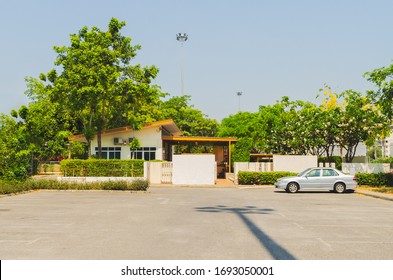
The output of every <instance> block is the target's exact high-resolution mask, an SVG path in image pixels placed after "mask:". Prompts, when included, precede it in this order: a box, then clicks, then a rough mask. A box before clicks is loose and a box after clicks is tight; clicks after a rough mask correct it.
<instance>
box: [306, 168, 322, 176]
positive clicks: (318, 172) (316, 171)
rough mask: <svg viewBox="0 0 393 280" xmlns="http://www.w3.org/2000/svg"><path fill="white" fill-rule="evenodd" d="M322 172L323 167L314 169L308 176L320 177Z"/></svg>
mask: <svg viewBox="0 0 393 280" xmlns="http://www.w3.org/2000/svg"><path fill="white" fill-rule="evenodd" d="M320 174H321V169H313V170H311V171H310V172H309V173H308V177H319V176H320Z"/></svg>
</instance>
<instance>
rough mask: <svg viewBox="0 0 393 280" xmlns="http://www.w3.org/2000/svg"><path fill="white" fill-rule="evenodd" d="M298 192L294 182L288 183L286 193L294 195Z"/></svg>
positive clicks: (297, 186)
mask: <svg viewBox="0 0 393 280" xmlns="http://www.w3.org/2000/svg"><path fill="white" fill-rule="evenodd" d="M298 190H299V185H298V184H297V183H295V182H290V183H289V184H288V185H287V188H286V191H287V192H289V193H296V192H297V191H298Z"/></svg>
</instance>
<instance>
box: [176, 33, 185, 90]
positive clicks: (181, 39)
mask: <svg viewBox="0 0 393 280" xmlns="http://www.w3.org/2000/svg"><path fill="white" fill-rule="evenodd" d="M187 39H188V35H187V34H186V33H178V34H176V40H178V41H179V42H180V43H181V44H180V75H181V77H180V94H181V96H183V95H184V50H183V49H184V47H183V43H184V42H185V41H187Z"/></svg>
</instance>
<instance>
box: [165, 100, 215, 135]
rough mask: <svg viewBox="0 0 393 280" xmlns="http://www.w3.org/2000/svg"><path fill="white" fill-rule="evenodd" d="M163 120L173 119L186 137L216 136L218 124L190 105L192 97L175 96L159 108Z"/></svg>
mask: <svg viewBox="0 0 393 280" xmlns="http://www.w3.org/2000/svg"><path fill="white" fill-rule="evenodd" d="M159 110H160V117H159V118H161V119H173V121H174V122H175V123H176V124H177V126H178V127H179V129H180V130H181V131H182V132H183V134H184V135H186V136H190V135H192V136H210V137H212V136H216V133H217V130H218V122H217V121H216V120H214V119H209V118H208V117H207V116H205V115H204V114H203V112H202V111H201V110H198V109H196V108H194V106H193V105H191V104H190V96H188V95H184V96H174V97H172V98H170V99H168V100H167V101H165V102H163V103H162V104H161V106H160V108H159Z"/></svg>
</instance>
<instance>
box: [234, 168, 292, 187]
mask: <svg viewBox="0 0 393 280" xmlns="http://www.w3.org/2000/svg"><path fill="white" fill-rule="evenodd" d="M295 175H297V173H293V172H286V171H277V172H249V171H239V173H238V175H237V178H238V182H239V184H240V185H273V184H274V183H275V182H276V181H277V180H278V179H280V178H282V177H287V176H295Z"/></svg>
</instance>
